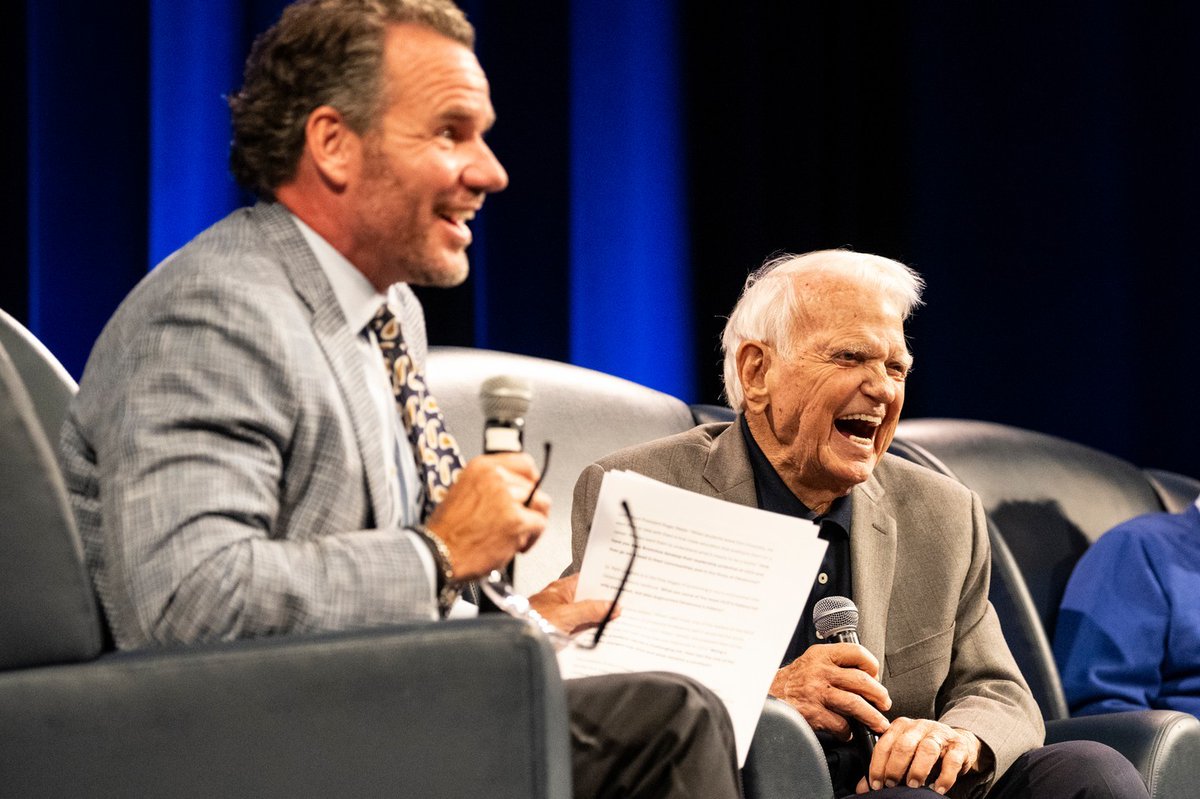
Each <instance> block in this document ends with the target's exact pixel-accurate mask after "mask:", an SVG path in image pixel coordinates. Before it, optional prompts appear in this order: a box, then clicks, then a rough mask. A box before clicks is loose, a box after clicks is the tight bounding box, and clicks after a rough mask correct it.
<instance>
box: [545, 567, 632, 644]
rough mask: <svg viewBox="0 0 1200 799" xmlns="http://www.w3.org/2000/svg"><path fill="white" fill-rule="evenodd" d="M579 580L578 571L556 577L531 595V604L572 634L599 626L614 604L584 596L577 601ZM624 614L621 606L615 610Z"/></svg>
mask: <svg viewBox="0 0 1200 799" xmlns="http://www.w3.org/2000/svg"><path fill="white" fill-rule="evenodd" d="M578 583H579V575H578V574H572V575H571V576H570V577H563V578H562V579H560V580H555V581H554V582H552V583H550V585H548V586H546V587H545V588H543V589H542V590H541V591H538V592H537V593H536V594H534V595H533V596H531V597H529V604H530V605H532V606H533V609H534V610H536V611H537V612H538V613H540V614H542V616H543V618H545V619H546V621H548V622H550V623H551V624H553V625H554V626H555V627H557V628H558V629H560V630H562V631H563V632H565V633H567V634H568V635H570V634H573V633H577V632H579V631H580V630H586V629H587V628H588V627H595V626H596V625H597V624H599V623H600V622H601V621H602V620H603V619H604V614H605V613H608V606H609V604H611V603H610V602H609V601H608V600H604V599H584V600H582V601H579V602H576V601H575V586H576V585H577V584H578ZM620 615H621V609H620V607H618V608H617V609H616V611H614V612H613V618H614V619H615V618H616V617H617V616H620Z"/></svg>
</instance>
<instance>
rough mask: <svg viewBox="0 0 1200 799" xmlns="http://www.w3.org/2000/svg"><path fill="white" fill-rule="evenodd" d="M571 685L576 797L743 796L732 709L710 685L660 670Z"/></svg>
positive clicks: (729, 798) (719, 798)
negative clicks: (731, 719) (731, 716)
mask: <svg viewBox="0 0 1200 799" xmlns="http://www.w3.org/2000/svg"><path fill="white" fill-rule="evenodd" d="M565 685H566V689H567V707H568V708H569V710H570V715H571V768H572V771H573V775H574V784H575V796H577V797H596V798H597V799H601V798H602V797H613V799H616V798H617V797H705V799H733V798H734V797H740V796H741V790H740V788H739V783H738V771H737V756H736V752H735V749H734V741H733V727H732V725H731V724H730V722H729V714H728V713H726V712H725V706H724V705H723V704H721V701H720V700H719V699H717V697H716V696H715V695H714V694H713V693H712V692H711V691H709V690H708V689H707V688H704V687H703V686H701V685H700V684H699V683H696V682H694V681H692V680H689V679H688V678H686V677H682V676H680V675H677V674H667V673H661V672H652V673H638V674H613V675H607V676H603V677H585V678H583V679H579V680H567V681H566V683H565Z"/></svg>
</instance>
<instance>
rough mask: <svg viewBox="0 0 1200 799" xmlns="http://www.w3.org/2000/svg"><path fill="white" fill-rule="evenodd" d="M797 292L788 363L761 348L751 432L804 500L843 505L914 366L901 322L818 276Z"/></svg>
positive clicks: (871, 300) (871, 463)
mask: <svg viewBox="0 0 1200 799" xmlns="http://www.w3.org/2000/svg"><path fill="white" fill-rule="evenodd" d="M810 280H811V279H810ZM795 289H796V290H797V291H800V292H801V296H802V297H803V298H804V300H803V301H802V302H801V303H800V305H801V307H803V308H804V314H803V318H802V319H798V320H796V321H795V325H794V331H793V338H792V341H791V346H790V348H786V347H785V348H782V349H783V350H784V352H786V353H787V355H786V357H785V356H784V355H783V354H782V353H781V352H780V348H778V347H771V346H770V345H765V346H764V353H765V355H764V363H763V380H764V382H765V400H764V401H763V402H760V403H754V404H756V405H759V407H758V408H757V409H755V408H753V407H752V405H751V403H748V405H747V411H748V413H755V412H757V413H758V414H760V419H758V420H751V422H752V425H751V429H752V430H754V433H755V440H756V441H757V442H758V444H759V446H760V447H761V448H762V449H763V452H764V453H765V454H766V455H767V457H768V458H769V459H770V461H771V463H772V465H773V466H774V467H775V470H776V471H777V472H779V475H780V477H782V478H783V480H784V482H786V483H787V484H788V485H789V487H791V488H792V490H793V491H794V492H796V494H797V495H798V496H800V498H801V499H802V500H803V499H805V497H806V496H810V497H811V496H813V495H821V494H830V495H832V496H842V495H844V494H846V493H848V492H849V491H850V489H851V488H853V487H854V486H855V485H858V484H859V483H862V482H864V481H865V480H867V479H868V478H869V477H870V476H871V472H872V471H873V470H874V468H875V464H877V463H878V462H879V459H880V458H881V457H883V453H884V452H885V451H886V450H887V448H888V445H889V444H891V442H892V436H893V435H894V434H895V432H896V424H897V422H898V421H899V420H900V409H901V408H902V407H903V406H904V380H905V378H906V377H907V375H908V370H909V367H910V366H911V363H912V358H911V356H910V355H909V353H908V346H907V345H906V344H905V341H904V320H903V318H902V316H901V313H900V311H899V309H897V308H895V307H893V306H892V305H891V304H890V303H888V302H886V301H884V300H883V299H881V298H880V296H879V295H878V294H877V293H876V292H874V291H872V290H870V289H868V288H864V287H863V286H861V285H858V284H856V283H853V282H851V281H848V280H841V279H837V278H831V277H823V278H818V279H817V280H816V282H815V283H810V284H809V285H800V284H799V283H797V285H796V286H795ZM764 439H765V440H764Z"/></svg>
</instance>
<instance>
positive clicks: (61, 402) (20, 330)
mask: <svg viewBox="0 0 1200 799" xmlns="http://www.w3.org/2000/svg"><path fill="white" fill-rule="evenodd" d="M0 346H3V347H4V349H5V350H7V351H8V357H9V358H11V359H12V362H13V365H14V366H15V367H16V370H17V374H18V375H20V377H21V382H22V383H23V384H24V386H25V390H26V391H27V392H29V395H30V397H32V398H33V402H34V411H35V413H36V414H37V417H38V419H39V420H40V421H41V423H42V430H43V431H44V432H45V433H46V439H47V440H48V441H49V442H50V443H51V444H55V445H57V443H58V431H59V429H60V428H61V427H62V423H63V420H64V419H66V418H67V406H68V405H69V404H70V402H71V397H72V396H74V394H75V392H76V390H78V388H79V386H77V385H76V383H75V378H73V377H71V375H70V373H69V372H67V370H66V369H65V368H64V367H63V365H62V364H61V363H59V361H58V359H57V358H55V357H54V355H53V354H52V353H51V352H50V350H48V349H46V346H45V345H44V344H42V342H40V341H38V340H37V338H36V337H35V336H34V335H33V334H32V333H30V332H29V331H28V330H26V329H25V326H24V325H22V324H21V323H20V322H18V321H17V320H16V319H14V318H12V317H11V316H9V315H8V314H7V313H5V312H4V311H3V310H0Z"/></svg>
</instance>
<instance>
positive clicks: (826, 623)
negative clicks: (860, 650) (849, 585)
mask: <svg viewBox="0 0 1200 799" xmlns="http://www.w3.org/2000/svg"><path fill="white" fill-rule="evenodd" d="M813 626H814V627H816V628H817V635H819V636H820V637H821V638H828V637H829V636H831V635H837V634H838V633H842V632H846V631H848V630H855V631H857V630H858V608H857V607H856V606H855V604H854V603H853V602H852V601H851V600H849V599H847V598H846V597H844V596H827V597H825V598H824V599H818V600H817V603H816V604H815V605H813Z"/></svg>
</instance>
